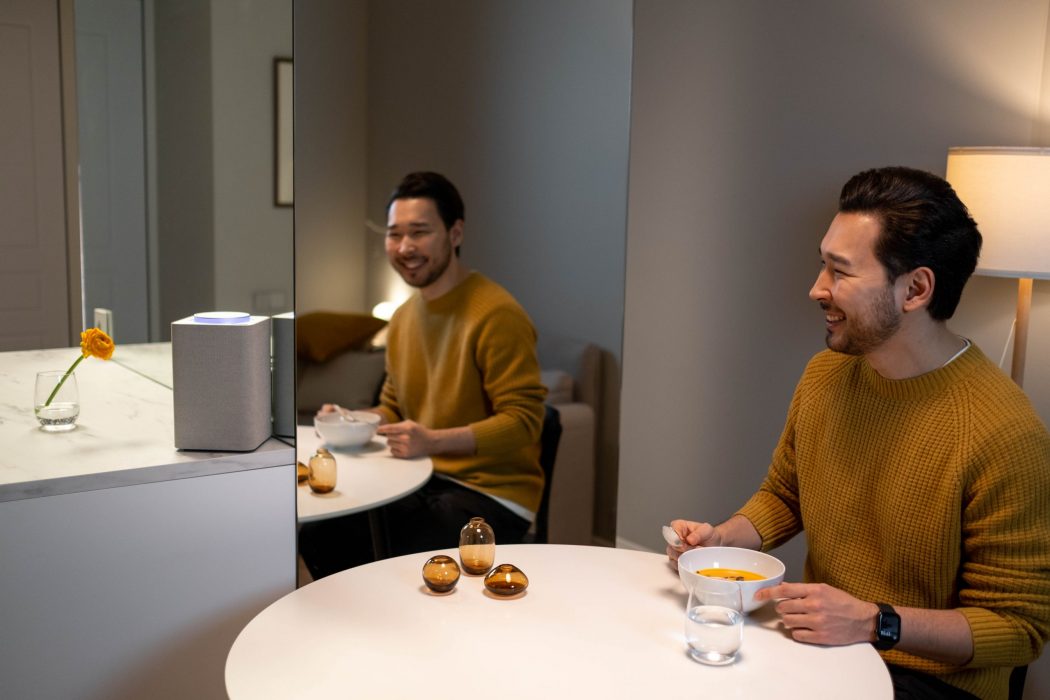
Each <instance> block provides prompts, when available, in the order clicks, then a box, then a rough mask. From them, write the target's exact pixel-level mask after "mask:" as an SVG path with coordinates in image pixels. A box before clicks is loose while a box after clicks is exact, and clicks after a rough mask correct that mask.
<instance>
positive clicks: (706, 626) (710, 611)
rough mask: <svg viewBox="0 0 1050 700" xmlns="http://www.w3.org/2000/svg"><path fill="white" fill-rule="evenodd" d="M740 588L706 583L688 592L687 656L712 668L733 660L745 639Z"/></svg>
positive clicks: (731, 584)
mask: <svg viewBox="0 0 1050 700" xmlns="http://www.w3.org/2000/svg"><path fill="white" fill-rule="evenodd" d="M743 610H744V607H743V600H742V596H741V594H740V586H739V585H738V584H737V583H736V582H735V581H720V580H717V579H707V580H704V581H701V582H699V583H697V584H696V586H694V587H693V589H692V590H691V591H690V592H689V603H688V604H687V605H686V609H685V641H686V644H688V645H689V655H690V656H691V657H693V658H694V659H695V660H697V661H699V662H701V663H705V664H710V665H712V666H724V665H726V664H731V663H733V661H735V660H736V655H737V652H738V651H740V644H741V643H742V642H743V639H744V613H743Z"/></svg>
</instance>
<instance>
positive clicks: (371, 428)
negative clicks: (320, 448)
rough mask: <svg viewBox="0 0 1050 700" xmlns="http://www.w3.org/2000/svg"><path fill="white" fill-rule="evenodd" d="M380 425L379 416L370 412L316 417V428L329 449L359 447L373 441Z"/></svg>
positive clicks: (329, 414)
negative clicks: (347, 415) (348, 415)
mask: <svg viewBox="0 0 1050 700" xmlns="http://www.w3.org/2000/svg"><path fill="white" fill-rule="evenodd" d="M378 425H379V415H378V414H375V413H372V412H370V411H350V417H349V418H347V417H346V416H344V415H343V414H341V413H338V412H333V413H323V414H321V415H319V416H314V428H316V429H317V434H318V435H320V436H321V439H322V440H324V441H325V444H327V445H328V446H329V447H359V446H360V445H364V444H365V443H366V442H368V441H369V440H371V439H372V436H373V435H375V434H376V427H377V426H378Z"/></svg>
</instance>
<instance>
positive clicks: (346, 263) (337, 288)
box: [294, 0, 375, 313]
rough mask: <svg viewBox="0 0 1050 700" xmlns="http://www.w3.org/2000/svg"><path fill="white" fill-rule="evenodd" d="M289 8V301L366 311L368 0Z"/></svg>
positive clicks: (316, 0) (329, 0)
mask: <svg viewBox="0 0 1050 700" xmlns="http://www.w3.org/2000/svg"><path fill="white" fill-rule="evenodd" d="M294 12H295V22H294V29H295V81H296V85H295V161H296V168H295V307H296V310H297V311H298V312H299V313H303V312H305V311H317V310H329V311H358V312H362V311H367V310H369V309H371V305H369V304H368V303H367V299H366V298H365V289H366V286H367V278H366V249H365V227H364V221H365V193H366V186H365V173H366V167H367V160H366V153H365V141H366V137H367V131H366V127H367V104H366V82H365V80H366V77H365V70H366V66H367V64H366V48H367V40H366V36H367V34H366V30H367V17H368V13H367V5H366V3H365V2H364V1H363V0H354V1H353V2H346V1H345V0H308V1H307V0H296V1H295V4H294ZM373 303H375V302H373Z"/></svg>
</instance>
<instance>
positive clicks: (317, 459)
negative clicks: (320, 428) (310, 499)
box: [306, 447, 336, 493]
mask: <svg viewBox="0 0 1050 700" xmlns="http://www.w3.org/2000/svg"><path fill="white" fill-rule="evenodd" d="M335 478H336V468H335V457H333V456H332V453H331V452H329V451H328V450H326V449H324V448H323V447H321V448H319V449H318V450H317V454H315V455H314V456H313V457H311V458H310V465H309V469H308V471H307V474H306V483H307V484H308V485H309V486H310V490H311V491H313V492H314V493H328V492H330V491H332V490H333V489H335Z"/></svg>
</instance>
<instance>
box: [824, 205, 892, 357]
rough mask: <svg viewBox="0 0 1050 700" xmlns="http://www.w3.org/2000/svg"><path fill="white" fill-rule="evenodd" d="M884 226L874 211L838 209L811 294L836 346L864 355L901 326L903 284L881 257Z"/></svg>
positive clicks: (831, 340) (841, 349)
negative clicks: (899, 286) (879, 244)
mask: <svg viewBox="0 0 1050 700" xmlns="http://www.w3.org/2000/svg"><path fill="white" fill-rule="evenodd" d="M880 227H881V224H880V223H879V220H878V219H877V218H875V217H873V216H871V215H869V214H857V213H850V214H838V215H837V216H836V217H835V218H834V220H832V222H831V226H830V227H829V228H828V232H827V234H825V235H824V240H823V241H821V243H820V257H821V270H820V274H818V275H817V281H816V283H814V285H813V288H812V289H810V290H809V298H810V299H813V300H814V301H818V302H820V308H821V309H823V310H824V321H825V325H826V328H827V337H826V338H825V341H826V342H827V345H828V347H829V348H831V349H832V350H836V351H838V352H843V353H847V354H849V355H864V354H867V353H869V352H871V351H873V350H875V349H877V348H878V347H879V346H881V345H882V344H883V343H885V342H886V341H887V340H889V339H890V338H892V337H893V335H894V334H895V333H896V332H897V330H898V329H899V328H900V325H901V317H902V315H903V313H902V311H901V306H900V300H899V299H898V291H899V290H898V289H897V285H895V284H894V283H892V282H889V281H888V280H887V274H886V268H885V267H883V265H882V263H880V262H879V260H878V258H876V257H875V241H876V239H877V238H878V235H879V231H880Z"/></svg>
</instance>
